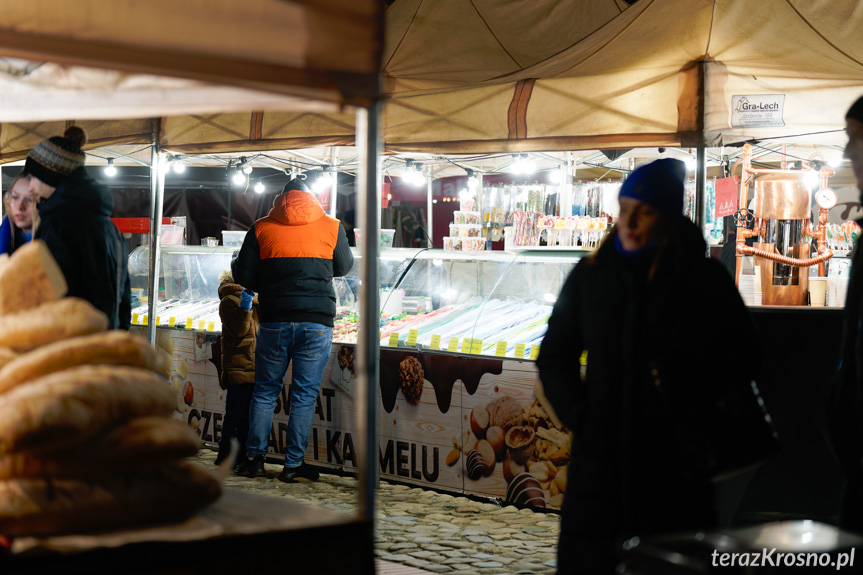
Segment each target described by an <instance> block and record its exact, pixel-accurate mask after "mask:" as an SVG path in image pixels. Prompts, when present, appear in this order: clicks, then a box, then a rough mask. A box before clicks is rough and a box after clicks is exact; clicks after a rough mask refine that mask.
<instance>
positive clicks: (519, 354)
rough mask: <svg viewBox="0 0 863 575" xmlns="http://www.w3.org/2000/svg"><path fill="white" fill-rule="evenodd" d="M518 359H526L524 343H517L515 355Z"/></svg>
mask: <svg viewBox="0 0 863 575" xmlns="http://www.w3.org/2000/svg"><path fill="white" fill-rule="evenodd" d="M514 357H515V358H516V359H524V344H523V343H517V344H515V356H514Z"/></svg>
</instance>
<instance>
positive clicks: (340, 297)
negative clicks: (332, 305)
mask: <svg viewBox="0 0 863 575" xmlns="http://www.w3.org/2000/svg"><path fill="white" fill-rule="evenodd" d="M423 251H426V250H425V248H419V249H416V248H382V249H381V252H380V257H379V258H378V259H379V278H380V290H381V293H380V302H381V314H382V315H383V316H392V315H398V314H401V308H402V306H403V301H404V298H403V297H402V293H401V292H398V291H396V290H394V288H395V286H396V284H398V283H399V282H400V281H401V279H402V277H403V276H404V274H405V272H406V271H407V270H408V268H409V267H410V266H411V265H412V264H413V262H414V261H415V259H416V256H417V254H419V253H421V252H423ZM351 253H352V254H353V256H354V266H353V267H352V268H351V271H349V272H348V273H347V274H346V275H345V277H337V278H333V289H334V290H335V292H336V317H335V328H334V329H333V341H335V342H339V343H356V341H357V327H358V325H359V297H360V290H359V286H360V280H359V273H360V261H361V259H362V254H361V253H360V250H359V248H355V247H353V248H351Z"/></svg>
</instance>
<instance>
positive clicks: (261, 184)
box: [255, 180, 266, 194]
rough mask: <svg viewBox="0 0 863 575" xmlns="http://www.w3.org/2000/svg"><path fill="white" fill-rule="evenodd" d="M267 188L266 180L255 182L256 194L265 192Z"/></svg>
mask: <svg viewBox="0 0 863 575" xmlns="http://www.w3.org/2000/svg"><path fill="white" fill-rule="evenodd" d="M265 190H266V188H265V187H264V182H262V181H260V180H258V183H257V184H255V193H256V194H263V193H264V191H265Z"/></svg>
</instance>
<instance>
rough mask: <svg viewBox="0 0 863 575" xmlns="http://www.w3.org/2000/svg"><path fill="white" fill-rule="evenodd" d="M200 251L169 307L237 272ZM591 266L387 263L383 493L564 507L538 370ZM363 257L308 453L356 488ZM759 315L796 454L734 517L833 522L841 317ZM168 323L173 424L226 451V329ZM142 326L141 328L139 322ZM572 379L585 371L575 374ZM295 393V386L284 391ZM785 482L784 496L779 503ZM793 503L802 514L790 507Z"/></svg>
mask: <svg viewBox="0 0 863 575" xmlns="http://www.w3.org/2000/svg"><path fill="white" fill-rule="evenodd" d="M201 250H203V251H201ZM189 251H190V253H189V254H184V255H187V256H189V257H185V262H186V263H185V264H184V265H183V266H177V267H176V269H182V270H185V271H183V272H182V273H179V274H176V275H174V276H170V274H166V275H169V276H170V277H172V278H173V279H172V280H171V281H170V282H166V284H165V291H166V296H167V295H170V296H171V297H172V298H176V299H178V301H179V303H180V304H182V303H183V302H184V300H183V298H182V294H183V293H188V290H189V289H190V288H192V289H195V287H196V286H197V285H198V284H199V283H200V284H201V285H206V286H211V285H212V284H213V282H215V281H216V278H217V276H218V271H219V270H220V269H221V268H222V267H224V268H227V267H228V266H229V262H230V253H229V252H230V250H228V251H226V252H225V253H224V254H222V253H215V252H214V248H194V249H193V250H189ZM199 251H200V253H199V254H198V256H201V255H203V256H205V257H207V258H214V257H222V258H224V259H223V262H224V263H218V264H217V263H211V264H209V265H204V264H203V263H202V262H195V261H194V258H191V253H197V252H199ZM586 253H587V252H579V251H565V252H563V251H553V252H552V251H540V250H536V251H522V252H517V253H511V252H472V253H471V252H448V251H442V250H413V249H388V250H382V253H381V259H380V278H381V279H380V283H381V311H382V316H381V318H380V322H381V341H380V344H381V348H380V386H379V388H378V389H379V394H380V396H379V397H380V404H379V406H380V409H379V452H378V454H377V461H378V463H379V472H380V476H381V477H382V478H384V479H388V480H392V481H398V482H403V483H409V484H415V485H420V486H424V487H429V488H434V489H439V490H444V491H450V492H456V493H467V494H471V495H478V496H484V497H492V498H497V499H500V500H504V501H507V502H512V503H517V504H521V505H533V506H536V507H543V508H548V509H556V508H558V507H559V505H560V503H561V501H562V499H563V493H564V492H565V490H566V480H565V476H566V469H567V465H568V461H569V447H570V446H569V443H568V441H569V439H568V433H567V430H565V429H563V426H562V425H561V423H560V422H559V421H558V420H557V419H556V418H555V417H554V415H553V414H552V413H549V410H548V409H546V406H545V405H544V404H543V401H542V394H541V392H540V391H539V390H538V389H537V387H536V386H537V384H538V373H537V369H536V366H535V362H534V361H533V360H534V359H535V358H536V356H537V354H538V353H539V346H540V345H541V342H542V338H543V336H544V334H545V328H546V323H547V321H548V317H549V315H550V313H551V309H552V306H553V304H554V301H555V297H556V295H557V294H558V293H559V292H560V290H561V288H562V286H563V283H564V282H565V280H566V278H567V277H568V275H569V273H570V271H571V270H572V268H573V267H574V265H575V264H576V263H577V261H578V260H579V259H580V258H581V257H583V256H585V255H586ZM355 255H356V256H357V259H356V262H355V266H354V270H352V271H351V273H349V274H348V275H347V276H346V277H345V278H337V279H336V280H335V281H334V289H335V292H336V297H337V302H338V316H337V318H336V329H335V330H334V342H333V349H332V353H331V354H330V361H329V363H328V365H327V367H326V371H325V373H324V381H323V385H322V389H321V394H320V396H319V398H318V402H317V409H316V415H315V419H314V423H313V428H312V434H311V438H310V442H309V446H308V449H307V452H306V460H307V461H308V462H310V463H313V464H315V465H317V466H319V467H321V468H324V469H331V470H333V471H336V472H346V473H356V471H357V462H358V458H359V457H360V454H359V453H358V452H357V449H358V448H361V446H360V445H359V443H358V442H356V443H355V438H356V437H357V427H356V412H357V410H360V409H362V408H363V400H364V399H363V398H361V397H357V396H356V393H355V390H356V381H355V369H354V353H355V345H356V344H355V341H356V333H357V332H356V329H357V326H358V325H359V322H360V321H361V318H360V317H359V314H358V306H357V299H358V295H359V294H358V285H359V284H358V282H357V280H356V277H357V276H356V270H357V268H358V266H359V262H360V260H359V257H358V256H359V254H356V253H355ZM198 256H195V257H198ZM165 261H166V260H164V259H163V265H164V262H165ZM167 261H169V262H170V261H171V260H170V259H168V260H167ZM215 261H216V260H215V259H213V262H215ZM199 267H200V270H201V271H203V272H204V273H203V275H206V276H207V277H206V278H205V279H206V280H207V281H206V284H204V282H197V283H196V281H195V280H193V279H190V278H188V277H181V276H182V275H183V274H186V275H189V274H200V273H201V272H199ZM207 269H209V270H210V271H209V272H206V271H204V270H207ZM181 288H182V289H181ZM198 289H200V288H198ZM170 301H171V300H170V299H168V300H166V301H165V302H164V303H165V304H169V302H170ZM191 304H192V305H194V304H199V305H201V306H202V309H203V310H206V309H207V308H206V305H210V306H212V309H213V310H214V311H213V313H215V314H216V315H218V313H217V309H218V300H216V299H208V300H207V299H205V300H200V301H197V300H196V301H194V302H191ZM187 305H188V304H187ZM160 309H162V308H161V307H160ZM176 309H182V308H181V307H178V308H176ZM750 311H751V313H752V314H753V318H754V320H755V322H756V324H757V326H758V328H759V331H760V333H761V336H762V338H763V339H764V340H765V341H766V342H767V344H766V345H765V346H764V347H765V352H764V361H765V371H764V374H763V375H762V378H761V381H760V384H761V388H762V393H763V395H764V397H765V401H767V403H768V408H769V409H770V411H771V413H772V414H773V416H774V419H775V421H776V425H777V429H778V430H779V432H780V434H781V435H782V439H783V445H784V450H783V452H782V454H780V456H777V457H776V458H774V460H771V461H770V462H768V463H765V464H764V465H763V466H762V467H761V469H760V470H759V471H758V473H757V474H756V476H755V478H754V479H753V481H752V483H751V485H749V487H748V488H747V489H746V492H745V493H744V494H743V503H742V504H741V507H740V509H739V513H738V515H739V516H741V517H748V516H753V515H758V514H762V513H768V514H769V513H791V514H794V513H797V512H799V513H801V514H806V513H811V514H812V516H814V517H818V518H822V519H826V518H828V517H829V516H830V515H831V514H833V512H834V511H835V505H836V497H835V486H836V483H837V481H838V470H837V469H836V468H835V464H834V463H833V462H832V459H831V458H830V455H829V452H828V451H827V448H826V444H825V443H824V440H823V437H822V436H821V435H820V429H819V427H818V426H817V422H816V415H817V413H816V411H817V405H818V403H817V402H816V399H820V398H818V397H816V396H817V395H818V394H820V393H822V392H823V391H824V390H825V389H826V387H825V382H826V381H827V379H828V378H829V375H830V373H831V370H832V369H834V368H835V357H836V354H837V353H838V351H837V350H838V345H839V343H838V338H839V337H840V331H841V330H840V329H839V326H840V324H841V310H838V309H835V308H809V307H796V308H775V307H767V306H753V307H750ZM197 313H200V314H203V313H205V312H204V311H201V312H197ZM164 315H165V312H162V311H160V316H161V317H160V318H159V326H160V327H159V329H158V330H157V340H158V342H159V345H160V346H162V347H164V348H165V349H166V350H168V352H169V353H171V354H172V355H173V357H174V369H173V373H172V384H173V386H174V389H175V391H176V393H177V400H178V410H177V413H176V414H175V416H176V417H177V418H178V419H182V420H184V421H187V422H188V423H189V424H190V425H191V426H192V427H193V428H194V429H196V430H197V431H198V433H199V434H200V436H201V438H202V440H203V441H204V442H205V443H208V444H215V443H217V442H218V441H219V439H220V436H221V422H222V418H223V414H224V400H225V392H224V390H222V389H221V388H220V387H219V384H218V371H217V367H216V364H215V363H214V361H213V360H214V359H215V360H216V362H217V360H218V357H216V358H211V357H210V356H211V354H212V351H211V347H210V344H211V343H212V342H213V341H214V340H215V339H216V336H217V335H218V333H219V332H218V329H212V330H211V329H209V327H210V326H209V325H208V323H204V324H201V323H200V321H201V319H202V318H203V317H207V316H202V317H199V316H188V317H191V318H192V321H191V323H190V322H189V321H188V319H186V317H185V316H182V315H179V314H178V316H177V317H176V318H175V321H174V328H173V329H171V328H169V327H168V322H170V319H169V320H168V322H166V320H165V317H164ZM169 317H171V316H169ZM209 317H212V316H209ZM377 319H378V318H376V320H377ZM717 320H718V321H719V320H721V318H717ZM209 321H215V320H208V322H209ZM138 323H139V324H142V323H143V322H142V320H141V317H140V316H139V317H138ZM201 325H203V326H204V329H199V327H200V326H201ZM187 326H189V329H186V327H187ZM217 326H218V324H215V323H214V325H213V327H217ZM137 329H139V330H142V332H143V330H145V328H143V327H139V328H137ZM790 333H797V334H821V335H822V337H820V338H818V339H817V341H816V342H815V343H814V344H813V343H811V342H810V338H807V339H806V342H810V343H806V345H805V346H804V347H803V348H800V349H803V350H805V356H804V359H802V360H801V359H799V358H800V355H799V353H797V352H795V355H794V357H798V360H796V361H794V362H792V361H790V360H789V359H788V358H789V353H788V349H789V345H792V344H789V342H788V334H790ZM813 340H814V339H813ZM744 343H745V342H744ZM794 345H796V344H793V345H792V347H794ZM794 349H797V347H794ZM216 355H217V356H218V353H217V354H216ZM573 363H574V366H577V365H578V358H574V360H573ZM575 369H577V367H576V368H575ZM290 377H291V375H290V370H289V371H288V374H287V376H286V382H288V383H289V382H290ZM287 394H288V388H287V386H286V387H285V389H283V391H282V393H281V395H280V397H279V398H278V400H277V403H276V410H275V416H274V420H273V427H272V431H271V434H270V442H269V444H270V445H269V447H270V452H271V456H272V458H274V459H278V458H280V457H281V454H282V453H283V452H284V443H285V434H286V430H287V420H288V414H287V409H286V403H287ZM495 428H497V429H495ZM513 429H515V431H512V430H513ZM508 433H509V435H508ZM521 474H523V475H521ZM516 479H517V481H516ZM777 482H779V483H781V484H782V485H783V488H782V489H777V488H776V487H775V485H776V484H777ZM513 486H514V487H513ZM808 486H814V487H815V489H809V487H808ZM781 493H786V494H788V495H789V496H790V497H791V499H787V500H781V501H780V500H779V499H777V497H780V495H779V494H781Z"/></svg>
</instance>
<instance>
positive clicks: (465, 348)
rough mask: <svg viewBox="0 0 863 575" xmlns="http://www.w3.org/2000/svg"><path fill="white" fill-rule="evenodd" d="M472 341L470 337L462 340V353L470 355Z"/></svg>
mask: <svg viewBox="0 0 863 575" xmlns="http://www.w3.org/2000/svg"><path fill="white" fill-rule="evenodd" d="M472 341H473V340H472V339H471V338H469V337H466V338H464V339H463V340H461V352H462V353H470V346H471V343H472Z"/></svg>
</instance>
